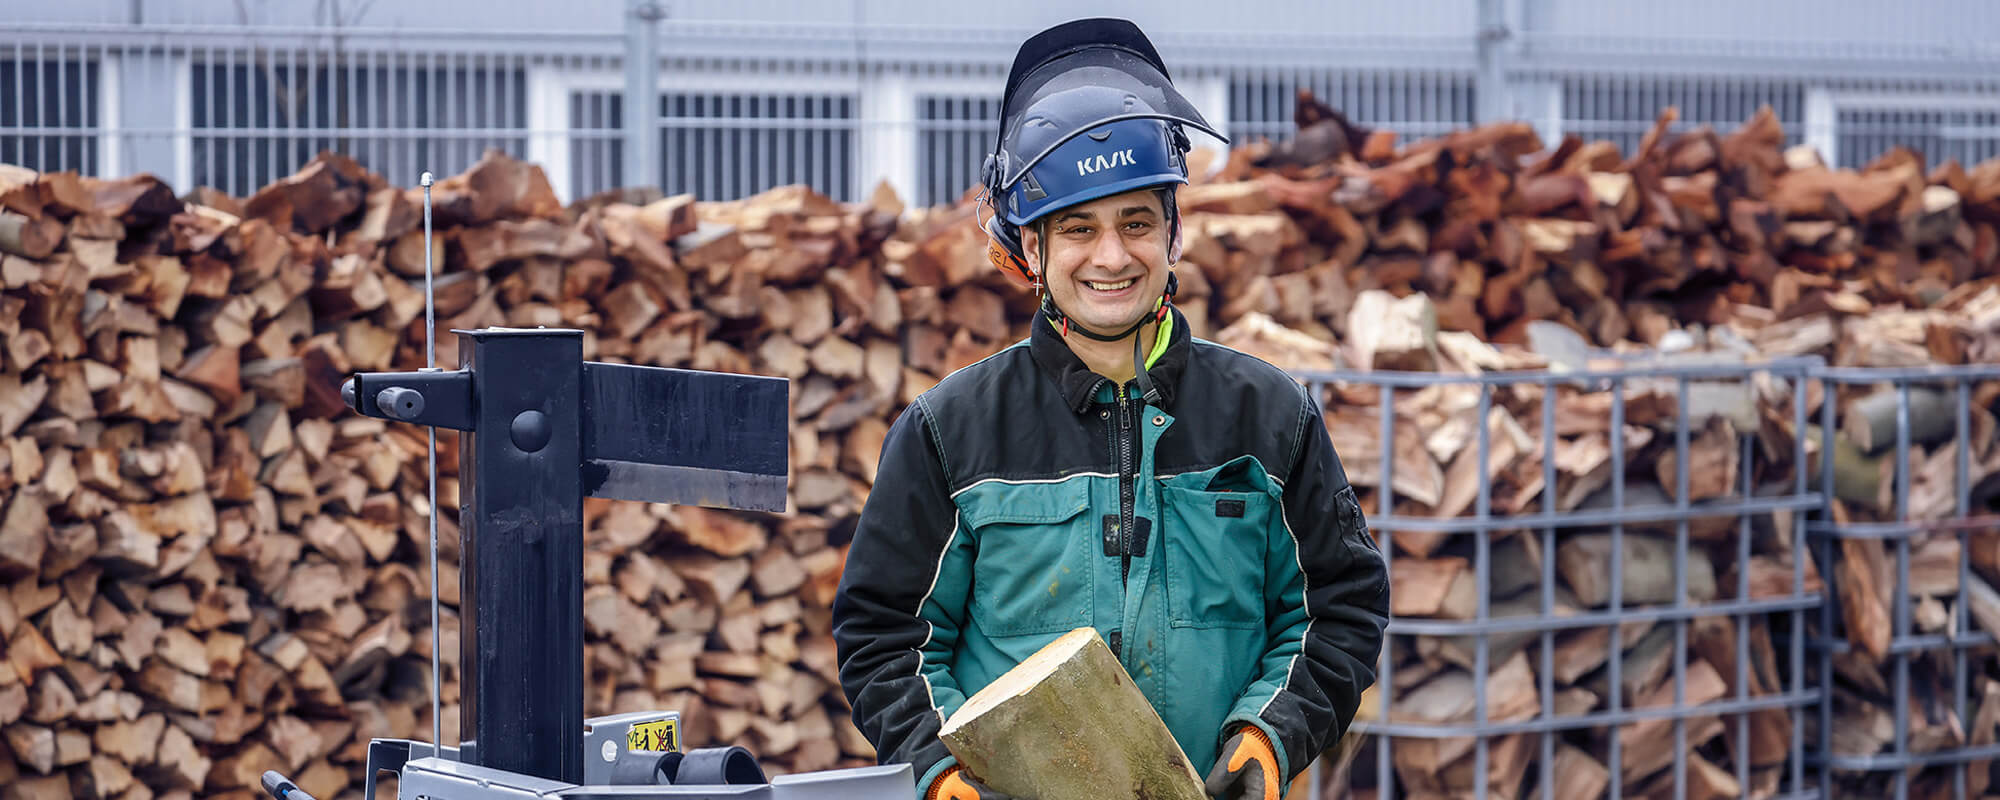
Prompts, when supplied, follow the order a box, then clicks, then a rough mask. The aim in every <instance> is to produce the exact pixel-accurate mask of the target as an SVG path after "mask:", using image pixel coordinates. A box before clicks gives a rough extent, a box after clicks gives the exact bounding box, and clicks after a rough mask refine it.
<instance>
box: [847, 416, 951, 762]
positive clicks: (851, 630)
mask: <svg viewBox="0 0 2000 800" xmlns="http://www.w3.org/2000/svg"><path fill="white" fill-rule="evenodd" d="M929 419H930V417H929V413H928V408H927V406H925V404H924V402H923V401H922V399H919V401H918V402H916V403H912V404H911V405H910V406H909V408H908V409H907V410H906V411H905V412H904V413H903V414H902V415H901V416H899V417H898V418H897V419H896V422H895V423H894V424H893V425H891V426H890V428H889V433H888V436H887V437H886V438H885V439H884V441H883V447H882V458H881V461H880V462H879V466H878V468H877V470H876V476H875V485H874V488H873V489H872V490H870V491H869V493H868V500H867V502H866V503H865V504H864V505H863V506H862V511H861V518H860V520H859V522H858V523H857V524H856V526H855V530H854V540H853V542H852V544H851V545H850V547H849V550H848V554H847V564H846V567H845V569H844V570H843V572H842V575H841V579H840V591H839V593H838V594H837V595H836V596H835V598H834V603H833V638H834V643H835V645H836V647H837V652H838V654H839V659H840V684H841V689H842V691H844V692H845V693H846V695H847V700H848V703H849V704H850V705H852V707H853V709H854V724H855V727H857V728H859V729H860V731H861V733H862V735H863V736H866V737H867V738H868V741H869V742H870V743H871V744H873V745H874V746H875V751H876V759H877V760H878V761H879V762H880V763H884V764H894V763H908V764H910V765H911V768H912V770H914V771H915V773H916V777H917V781H918V782H917V786H918V787H919V791H920V792H921V791H922V787H924V786H928V785H929V784H930V782H931V781H932V780H933V779H934V778H935V777H936V776H937V775H938V774H939V773H941V772H943V771H944V770H945V769H946V768H947V767H950V766H952V765H954V764H956V763H957V759H956V758H954V757H952V756H951V754H950V753H949V752H948V751H947V750H946V749H945V747H944V744H943V743H942V742H940V741H939V740H938V738H937V734H938V731H939V729H941V728H942V727H943V724H944V720H945V718H946V716H947V715H949V714H950V713H951V712H952V711H954V710H956V709H957V708H958V707H959V705H961V704H963V703H964V702H965V693H964V692H963V691H962V690H961V689H960V688H959V685H958V682H957V680H956V679H955V678H953V677H952V658H953V656H952V654H953V651H954V649H955V647H956V645H957V644H958V636H959V630H960V626H961V625H962V624H963V622H964V620H965V605H966V597H967V592H968V590H969V587H970V585H971V584H970V564H971V545H970V544H969V543H968V542H967V541H966V537H965V536H964V535H963V534H962V533H961V532H960V531H959V530H958V509H957V506H956V505H954V504H953V502H952V499H951V496H950V493H949V491H948V489H947V486H948V480H947V478H946V474H945V463H944V461H943V459H942V458H941V456H940V452H941V451H940V450H939V449H938V446H937V443H936V437H935V430H934V428H933V427H932V426H931V425H930V424H929Z"/></svg>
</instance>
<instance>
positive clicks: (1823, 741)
mask: <svg viewBox="0 0 2000 800" xmlns="http://www.w3.org/2000/svg"><path fill="white" fill-rule="evenodd" d="M1820 384H1821V391H1820V406H1819V411H1820V414H1819V432H1820V447H1819V459H1820V460H1819V481H1820V487H1819V488H1820V496H1821V497H1823V498H1826V500H1827V501H1828V502H1831V501H1832V499H1833V497H1834V494H1833V471H1834V460H1833V459H1834V455H1833V454H1834V441H1833V436H1834V427H1833V422H1834V420H1833V410H1834V409H1833V407H1834V404H1835V398H1834V390H1835V388H1836V387H1837V385H1836V384H1835V383H1834V382H1833V381H1832V380H1829V379H1822V380H1821V381H1820ZM1800 430H1801V431H1803V430H1805V429H1804V428H1803V427H1801V428H1800ZM1800 463H1801V464H1803V463H1804V462H1800ZM1823 513H1824V518H1823V522H1824V523H1826V524H1830V523H1831V522H1832V514H1831V513H1825V512H1823ZM1837 535H1838V534H1837V533H1836V534H1835V535H1833V536H1821V537H1816V538H1815V540H1814V542H1813V545H1814V547H1815V548H1816V549H1818V550H1819V551H1820V558H1819V563H1821V564H1825V565H1827V568H1826V569H1823V570H1821V571H1820V579H1821V580H1822V581H1823V582H1824V583H1825V584H1826V588H1827V594H1828V595H1829V596H1832V595H1837V594H1838V593H1839V592H1841V591H1843V589H1842V588H1841V587H1840V585H1839V583H1838V581H1839V573H1840V571H1839V570H1837V569H1833V558H1834V555H1833V553H1834V547H1835V545H1836V544H1837V542H1834V541H1833V539H1835V538H1836V537H1837ZM1833 606H1834V604H1833V603H1830V602H1828V603H1821V604H1820V606H1819V629H1820V631H1821V634H1820V635H1822V636H1825V637H1827V646H1826V647H1822V648H1820V651H1819V680H1820V685H1822V686H1827V687H1831V686H1832V685H1833V674H1834V673H1833V648H1834V646H1835V645H1836V644H1838V643H1839V641H1838V639H1836V638H1835V637H1834V635H1833V632H1834V614H1833V610H1834V609H1833ZM1819 751H1820V753H1821V754H1822V758H1824V759H1826V760H1827V761H1830V760H1831V759H1832V758H1833V757H1834V756H1836V755H1838V754H1836V753H1834V751H1833V693H1832V689H1831V688H1829V689H1828V690H1827V696H1826V698H1825V699H1823V700H1822V701H1821V702H1820V704H1819ZM1819 791H1820V796H1821V797H1832V796H1833V768H1832V765H1831V764H1829V763H1826V762H1825V761H1823V762H1822V763H1821V764H1820V771H1819Z"/></svg>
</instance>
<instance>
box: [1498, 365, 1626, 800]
mask: <svg viewBox="0 0 2000 800" xmlns="http://www.w3.org/2000/svg"><path fill="white" fill-rule="evenodd" d="M1613 435H1616V433H1615V432H1614V433H1613ZM1481 471H1482V472H1483V471H1484V465H1482V469H1481ZM1556 481H1557V476H1556V383H1555V381H1554V380H1553V379H1544V380H1543V381H1542V513H1544V514H1547V515H1548V516H1549V517H1550V520H1551V521H1550V523H1549V524H1548V525H1544V526H1542V586H1541V592H1540V594H1541V596H1542V598H1541V599H1542V604H1541V609H1540V610H1541V614H1542V618H1543V619H1549V618H1552V617H1554V616H1555V586H1556V559H1555V552H1556V526H1555V523H1554V517H1555V514H1556V509H1557V505H1556V491H1557V486H1558V484H1557V482H1556ZM1555 671H1556V668H1555V631H1553V630H1550V629H1548V628H1543V629H1542V663H1541V676H1540V677H1541V694H1542V718H1543V719H1553V718H1555V715H1556V708H1555V694H1556V677H1555ZM1539 738H1540V740H1541V741H1540V745H1541V753H1540V755H1541V757H1540V758H1538V759H1536V762H1537V765H1538V766H1539V769H1538V770H1537V772H1538V774H1537V776H1536V777H1537V778H1538V779H1539V781H1540V783H1541V787H1542V800H1555V762H1556V748H1555V735H1554V734H1553V733H1552V732H1549V731H1543V732H1542V735H1541V736H1540V737H1539Z"/></svg>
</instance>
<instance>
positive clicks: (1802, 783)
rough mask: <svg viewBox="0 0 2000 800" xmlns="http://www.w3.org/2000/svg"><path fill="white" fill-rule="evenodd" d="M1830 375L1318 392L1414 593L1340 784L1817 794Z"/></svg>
mask: <svg viewBox="0 0 2000 800" xmlns="http://www.w3.org/2000/svg"><path fill="white" fill-rule="evenodd" d="M1817 363H1818V361H1817V359H1810V358H1806V359H1787V360H1781V361H1773V362H1766V363H1763V364H1757V365H1744V364H1697V363H1685V364H1661V365H1648V364H1638V363H1633V364H1629V365H1624V366H1618V367H1615V368H1603V369H1595V370H1590V371H1583V372H1565V373H1561V374H1556V373H1551V372H1502V373H1487V374H1484V375H1480V376H1461V375H1442V374H1431V373H1421V374H1420V373H1395V372H1372V373H1302V374H1301V377H1303V378H1305V379H1306V380H1308V381H1309V382H1310V384H1311V385H1312V386H1313V388H1314V389H1315V390H1316V391H1317V392H1318V393H1319V396H1320V397H1322V398H1323V399H1322V402H1323V404H1324V406H1323V407H1324V409H1325V411H1326V414H1327V422H1328V425H1329V430H1330V431H1331V433H1332V436H1333V440H1334V444H1335V447H1336V449H1337V450H1338V451H1339V453H1340V455H1341V458H1342V463H1343V466H1344V467H1345V469H1346V471H1347V474H1348V478H1349V480H1350V481H1351V482H1353V483H1354V484H1355V485H1356V486H1357V487H1360V489H1361V490H1362V494H1363V501H1362V502H1363V507H1364V508H1366V509H1370V517H1369V525H1370V527H1371V528H1372V529H1374V530H1375V531H1377V532H1378V535H1379V538H1380V540H1381V543H1382V545H1383V547H1382V550H1383V552H1384V554H1385V556H1386V557H1387V558H1388V561H1389V570H1390V574H1391V576H1392V577H1391V580H1392V582H1393V584H1394V586H1395V589H1394V591H1393V592H1392V593H1391V603H1392V607H1391V619H1390V622H1389V627H1388V630H1389V634H1390V635H1389V638H1388V641H1387V642H1386V643H1385V647H1384V652H1383V654H1382V659H1381V664H1380V670H1379V675H1378V677H1377V683H1376V685H1375V687H1374V688H1373V689H1372V690H1371V692H1370V695H1369V696H1368V697H1365V698H1364V699H1363V703H1362V708H1361V709H1360V712H1359V715H1358V718H1357V724H1356V726H1355V728H1354V730H1355V732H1356V733H1357V734H1359V736H1358V737H1355V738H1353V739H1352V740H1351V741H1348V742H1343V743H1342V744H1341V745H1339V746H1338V747H1336V748H1335V749H1334V750H1333V751H1331V752H1330V754H1326V755H1323V756H1322V764H1323V765H1324V766H1323V769H1327V770H1330V772H1331V775H1330V777H1329V779H1328V780H1327V781H1326V783H1327V785H1329V786H1333V787H1353V788H1354V789H1356V790H1358V791H1360V792H1364V793H1365V792H1367V791H1368V790H1370V789H1371V788H1372V789H1373V791H1374V796H1375V797H1377V798H1380V799H1381V800H1388V798H1394V797H1397V796H1421V797H1439V796H1452V797H1474V798H1481V799H1482V800H1483V798H1486V797H1489V796H1491V797H1502V798H1525V797H1542V798H1559V797H1561V798H1567V797H1596V796H1609V797H1635V796H1646V797H1680V796H1692V797H1712V796H1753V795H1754V796H1759V797H1772V796H1794V797H1798V796H1814V795H1815V794H1816V786H1815V785H1814V783H1813V782H1812V781H1811V780H1810V779H1809V777H1808V776H1807V774H1806V773H1805V771H1804V765H1805V759H1804V750H1805V739H1804V732H1803V729H1802V725H1801V722H1802V717H1804V716H1807V712H1808V711H1809V710H1811V709H1812V708H1813V707H1814V705H1815V704H1816V703H1817V702H1818V701H1819V698H1820V692H1819V691H1818V690H1817V689H1816V688H1814V687H1810V686H1809V685H1808V684H1807V683H1806V681H1805V641H1806V640H1805V632H1806V623H1807V622H1808V621H1809V619H1810V618H1811V616H1812V615H1813V614H1816V613H1817V610H1818V608H1819V604H1820V602H1821V594H1820V591H1819V581H1818V576H1817V574H1816V572H1815V571H1814V570H1813V568H1812V564H1811V563H1810V559H1808V558H1806V557H1805V547H1806V542H1805V515H1806V514H1807V513H1808V512H1810V511H1812V510H1813V509H1816V508H1818V507H1819V504H1820V502H1821V501H1820V499H1819V497H1818V495H1817V494H1816V493H1815V492H1814V491H1813V488H1812V487H1811V486H1810V485H1809V482H1808V481H1807V478H1806V475H1805V474H1804V473H1803V472H1801V471H1800V470H1797V469H1795V468H1794V465H1796V464H1800V463H1803V460H1804V454H1805V451H1806V445H1807V439H1806V438H1805V437H1804V436H1801V435H1798V432H1799V431H1802V430H1804V429H1805V426H1806V422H1807V406H1806V402H1805V397H1806V394H1807V391H1806V384H1807V381H1808V378H1807V375H1808V371H1809V370H1810V369H1811V368H1812V367H1813V366H1814V365H1815V364H1817ZM1385 410H1386V411H1387V412H1388V413H1384V412H1385ZM1384 487H1387V489H1386V490H1385V488H1384ZM1614 565H1618V566H1616V567H1614ZM1339 796H1341V794H1340V790H1339V789H1335V790H1333V791H1331V792H1329V793H1327V794H1324V795H1323V797H1326V798H1334V797H1339Z"/></svg>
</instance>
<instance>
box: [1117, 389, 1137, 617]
mask: <svg viewBox="0 0 2000 800" xmlns="http://www.w3.org/2000/svg"><path fill="white" fill-rule="evenodd" d="M1125 395H1126V391H1125V388H1124V387H1122V386H1121V387H1118V552H1119V554H1120V558H1121V563H1120V565H1119V571H1118V578H1119V586H1120V587H1121V588H1122V587H1124V586H1125V585H1126V584H1128V583H1130V582H1131V580H1132V515H1133V509H1132V505H1133V494H1134V492H1133V486H1132V484H1133V483H1134V479H1133V476H1132V473H1133V466H1132V414H1131V404H1130V403H1128V402H1127V401H1126V399H1125Z"/></svg>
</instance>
